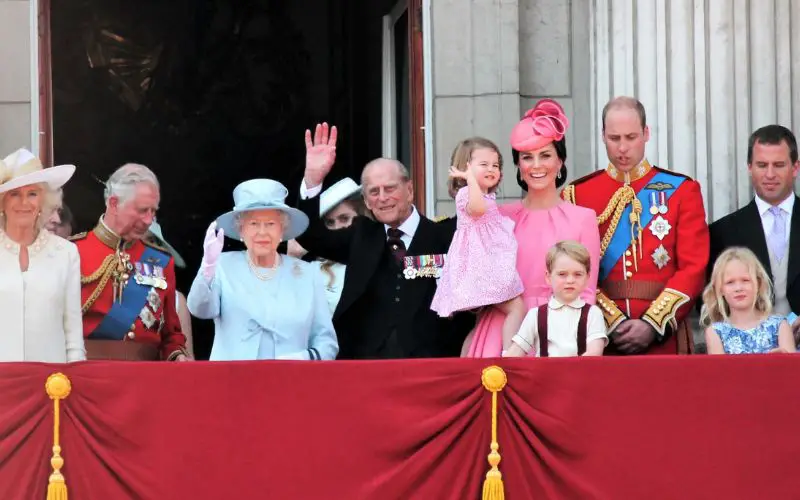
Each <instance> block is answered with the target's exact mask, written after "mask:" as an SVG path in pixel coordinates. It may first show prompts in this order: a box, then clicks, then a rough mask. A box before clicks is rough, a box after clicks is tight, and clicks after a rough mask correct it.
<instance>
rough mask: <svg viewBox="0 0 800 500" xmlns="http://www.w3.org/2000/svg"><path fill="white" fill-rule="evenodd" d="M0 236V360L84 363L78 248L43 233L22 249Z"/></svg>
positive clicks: (2, 233) (1, 233)
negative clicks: (23, 263) (23, 253)
mask: <svg viewBox="0 0 800 500" xmlns="http://www.w3.org/2000/svg"><path fill="white" fill-rule="evenodd" d="M19 252H20V247H19V245H18V244H17V243H15V242H14V241H12V240H11V239H10V238H9V237H8V236H7V235H6V234H5V233H4V232H3V231H0V317H2V318H3V334H2V335H0V361H42V362H47V363H64V362H66V361H81V360H84V359H86V349H85V347H84V343H83V317H82V314H81V269H80V256H79V255H78V247H76V246H75V244H74V243H72V242H70V241H67V240H65V239H63V238H60V237H58V236H56V235H54V234H52V233H49V232H47V231H46V230H44V229H43V230H41V231H40V232H39V236H38V237H37V238H36V241H34V242H33V244H32V245H30V246H29V247H28V270H27V271H25V272H23V271H22V270H21V269H20V267H19Z"/></svg>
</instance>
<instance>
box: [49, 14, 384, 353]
mask: <svg viewBox="0 0 800 500" xmlns="http://www.w3.org/2000/svg"><path fill="white" fill-rule="evenodd" d="M393 4H394V0H300V1H293V2H287V1H285V0H125V1H123V0H76V1H70V2H47V1H44V2H43V9H45V10H46V11H47V14H48V15H47V16H44V17H45V18H46V17H49V23H50V24H49V26H50V32H49V33H47V34H46V35H47V36H48V37H49V40H48V42H49V44H50V47H51V58H50V59H51V60H50V61H49V64H50V65H51V74H52V76H51V78H52V84H51V87H52V97H49V96H45V100H51V101H52V102H51V103H45V106H46V108H49V110H51V113H50V114H51V116H52V136H50V137H48V138H47V141H45V142H49V144H52V154H53V157H52V160H53V162H54V163H74V164H76V165H78V172H77V174H76V176H75V178H74V179H73V180H72V181H70V183H69V184H68V185H67V187H66V193H65V201H66V203H67V204H68V205H69V206H70V208H71V209H72V210H73V212H74V214H75V217H76V221H77V225H76V230H87V229H90V228H91V227H93V225H94V224H95V223H96V221H97V218H98V216H99V215H100V214H101V213H102V210H103V198H102V192H103V187H102V185H101V181H104V180H105V179H106V178H107V177H108V175H109V174H110V173H111V172H112V171H113V170H114V169H115V168H117V167H118V166H120V165H122V164H123V163H126V162H137V163H143V164H145V165H147V166H149V167H150V168H152V169H153V170H154V171H155V172H156V174H157V175H158V176H159V178H160V180H161V183H162V186H161V192H162V200H161V211H160V213H159V216H158V219H159V222H160V223H161V225H162V227H163V230H164V235H165V236H166V238H167V239H168V240H169V241H170V243H171V244H172V245H173V246H175V247H176V248H177V249H178V251H179V252H181V254H182V255H183V257H184V258H185V259H186V261H187V268H186V269H185V270H182V271H181V270H179V274H178V287H179V289H180V290H182V291H184V292H188V288H189V286H190V284H191V280H192V279H193V278H194V275H195V272H196V270H197V268H198V266H199V263H200V258H201V257H202V240H203V235H204V233H205V229H206V227H207V226H208V224H209V222H210V221H211V220H213V219H214V218H215V217H216V216H217V215H219V214H220V213H222V212H224V211H226V210H229V209H230V207H231V205H232V198H231V192H232V190H233V187H234V186H235V185H236V184H237V183H239V182H241V181H243V180H245V179H249V178H253V177H270V178H273V179H277V180H279V181H281V182H283V183H284V184H285V185H286V186H287V187H288V188H289V190H290V192H291V193H292V194H291V195H290V196H294V194H295V193H296V192H297V187H298V185H299V183H300V180H301V178H302V167H303V161H304V154H305V151H304V146H303V137H302V136H303V130H304V129H305V128H308V127H311V126H313V124H314V123H316V122H317V121H323V120H325V121H328V122H330V123H333V124H336V125H337V126H338V127H339V129H340V135H339V137H340V143H339V147H338V150H337V166H336V168H335V170H334V172H333V175H332V176H331V179H330V181H335V180H337V179H339V178H341V177H343V176H348V175H349V176H352V177H354V178H356V179H357V178H358V175H359V173H360V170H361V167H362V166H363V165H364V164H365V163H366V162H367V161H368V160H370V159H372V158H375V157H377V156H380V155H381V111H380V110H381V57H382V54H381V36H382V31H381V30H382V19H381V18H382V16H383V15H384V14H386V12H388V11H389V9H391V7H392V5H393ZM48 9H49V10H48ZM45 71H46V68H45V69H43V72H45ZM47 76H49V75H44V76H43V80H45V81H47ZM45 87H47V86H45ZM46 93H47V92H46V91H44V92H43V95H44V94H46ZM49 144H48V145H47V146H46V147H43V148H42V150H43V151H44V152H45V154H47V152H48V151H49V150H50V147H49ZM212 335H213V326H211V325H210V323H208V322H200V321H196V322H195V325H194V337H195V350H196V353H197V355H198V357H199V358H201V359H205V358H207V356H208V353H209V349H210V343H211V339H212Z"/></svg>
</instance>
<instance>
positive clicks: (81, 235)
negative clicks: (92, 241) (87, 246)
mask: <svg viewBox="0 0 800 500" xmlns="http://www.w3.org/2000/svg"><path fill="white" fill-rule="evenodd" d="M88 235H89V232H88V231H84V232H82V233H78V234H73V235H72V236H69V237H68V238H67V239H68V240H69V241H78V240H82V239H84V238H86V236H88Z"/></svg>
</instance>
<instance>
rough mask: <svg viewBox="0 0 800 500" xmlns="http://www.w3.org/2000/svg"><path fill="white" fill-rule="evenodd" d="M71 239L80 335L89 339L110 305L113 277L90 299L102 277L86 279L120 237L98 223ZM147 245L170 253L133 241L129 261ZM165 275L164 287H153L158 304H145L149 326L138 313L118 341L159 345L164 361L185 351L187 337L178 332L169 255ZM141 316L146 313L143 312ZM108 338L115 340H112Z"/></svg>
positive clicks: (173, 271)
mask: <svg viewBox="0 0 800 500" xmlns="http://www.w3.org/2000/svg"><path fill="white" fill-rule="evenodd" d="M71 239H72V241H73V242H74V243H75V244H76V245H77V246H78V252H79V253H80V256H81V304H82V306H83V335H84V337H85V338H87V339H91V338H93V337H92V332H94V330H95V328H97V326H98V325H99V324H100V322H101V321H102V320H103V319H104V318H105V316H106V314H107V313H108V311H109V310H110V309H111V306H112V304H113V301H114V286H113V282H114V278H113V277H111V278H110V279H108V281H107V282H106V284H105V286H103V288H102V290H101V292H100V293H99V295H98V296H97V297H96V298H95V299H94V300H91V297H92V295H93V294H94V293H95V291H96V290H97V287H98V286H99V284H100V283H101V281H102V280H101V279H100V278H96V279H94V280H92V281H91V282H89V283H87V278H92V274H95V273H96V272H97V271H98V270H99V269H100V268H101V266H102V265H103V262H104V260H105V259H106V257H107V256H109V255H113V254H114V253H115V249H116V248H117V244H118V241H119V238H118V237H117V236H116V235H114V233H112V232H111V231H110V230H109V229H108V228H106V227H105V226H104V225H103V224H102V223H100V224H98V226H97V227H96V228H95V229H94V230H92V231H91V232H89V233H81V234H79V235H76V236H75V237H73V238H71ZM146 245H147V246H152V247H153V248H156V249H157V250H159V251H161V252H163V253H166V254H167V255H169V252H168V251H167V250H165V249H163V248H161V247H158V246H156V245H155V244H153V243H151V242H143V241H142V240H136V241H134V242H132V243H129V244H127V245H126V248H125V250H124V251H125V253H127V254H128V255H129V256H130V262H131V264H135V263H136V262H138V261H139V260H140V258H141V256H142V254H143V252H144V251H145V248H146ZM133 274H134V273H130V277H129V278H128V279H129V280H132V279H133ZM164 278H165V280H166V283H167V286H166V288H164V289H159V288H153V290H154V291H155V292H157V293H158V296H159V299H160V301H158V302H156V303H157V305H158V307H155V308H154V307H152V306H144V307H149V312H150V313H153V316H152V319H153V320H154V321H152V323H151V325H150V326H149V327H148V326H147V325H146V324H145V322H144V321H143V320H142V318H141V315H140V316H137V317H136V319H135V321H134V322H133V324H132V325H131V326H130V328H129V330H128V332H127V333H125V334H124V337H123V339H122V340H121V342H137V343H144V344H151V345H154V346H155V347H157V348H158V350H159V353H160V356H161V359H164V360H166V359H172V358H174V357H175V356H177V355H178V354H185V352H186V351H185V345H186V337H185V336H184V335H183V333H182V331H181V325H180V320H179V319H178V314H177V312H176V308H175V264H174V262H173V260H172V258H171V257H170V258H169V264H168V265H167V266H166V267H165V268H164ZM148 314H149V313H148ZM142 315H144V316H146V314H142ZM109 341H110V342H114V341H113V340H109ZM89 354H91V353H89Z"/></svg>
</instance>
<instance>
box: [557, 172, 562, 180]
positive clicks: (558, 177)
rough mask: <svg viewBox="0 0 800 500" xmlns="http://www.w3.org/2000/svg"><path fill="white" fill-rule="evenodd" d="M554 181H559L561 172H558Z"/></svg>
mask: <svg viewBox="0 0 800 500" xmlns="http://www.w3.org/2000/svg"><path fill="white" fill-rule="evenodd" d="M556 179H559V180H560V179H561V171H560V170H559V172H558V175H556Z"/></svg>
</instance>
